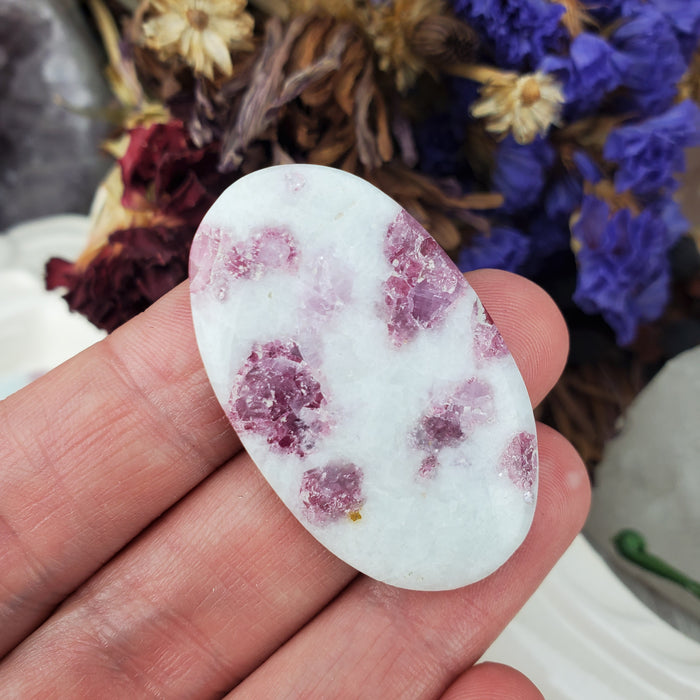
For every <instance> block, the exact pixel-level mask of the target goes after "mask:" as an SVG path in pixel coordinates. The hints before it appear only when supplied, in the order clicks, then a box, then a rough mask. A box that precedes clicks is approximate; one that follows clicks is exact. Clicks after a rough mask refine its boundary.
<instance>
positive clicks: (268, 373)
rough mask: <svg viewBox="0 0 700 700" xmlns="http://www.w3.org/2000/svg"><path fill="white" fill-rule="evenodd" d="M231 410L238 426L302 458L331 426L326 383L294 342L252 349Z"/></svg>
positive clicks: (236, 389)
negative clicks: (322, 383) (316, 374)
mask: <svg viewBox="0 0 700 700" xmlns="http://www.w3.org/2000/svg"><path fill="white" fill-rule="evenodd" d="M228 414H229V419H230V420H231V423H232V424H233V426H234V428H236V430H242V431H249V432H253V433H257V434H258V435H261V436H262V437H264V438H265V439H266V440H267V442H268V444H269V445H271V446H272V447H273V448H275V449H277V450H278V451H280V452H286V453H289V454H296V455H298V456H299V457H303V456H304V455H305V454H307V453H308V452H309V451H310V450H312V449H313V447H314V445H315V444H316V440H317V439H318V437H319V436H320V435H322V434H324V433H326V432H327V431H328V429H329V427H330V426H329V421H328V416H327V409H326V399H325V397H324V395H323V392H322V390H321V385H320V383H319V382H318V381H317V380H316V379H315V378H314V376H313V374H312V372H311V368H310V367H309V364H308V363H307V362H306V361H305V360H304V358H303V357H302V355H301V352H300V350H299V347H298V346H297V344H296V343H295V342H294V341H291V340H287V341H281V340H273V341H271V342H268V343H265V344H264V345H255V346H254V347H253V350H252V351H251V353H250V356H249V357H248V359H247V360H246V363H245V365H244V366H243V367H242V368H241V369H240V370H239V372H238V378H237V381H236V384H235V386H234V388H233V391H232V392H231V397H230V399H229V402H228Z"/></svg>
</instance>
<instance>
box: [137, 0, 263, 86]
mask: <svg viewBox="0 0 700 700" xmlns="http://www.w3.org/2000/svg"><path fill="white" fill-rule="evenodd" d="M245 7H246V0H146V2H145V9H146V14H147V15H149V14H151V13H153V14H154V16H151V17H150V18H149V19H147V20H146V21H145V22H144V23H143V27H142V28H143V34H144V37H145V43H146V46H147V47H148V48H151V49H154V50H155V51H157V52H158V53H159V55H160V56H161V58H163V59H170V58H173V57H180V58H182V59H183V60H184V61H185V62H186V63H188V64H189V65H190V66H191V67H192V68H193V70H194V72H195V73H197V74H199V75H203V76H205V77H207V78H209V79H210V80H213V79H214V73H215V69H218V70H219V72H220V73H221V74H222V75H223V76H226V77H230V76H231V75H232V74H233V64H232V62H231V54H230V51H231V50H236V51H249V50H252V49H253V43H252V40H251V38H252V34H253V26H254V20H253V17H252V16H251V15H250V14H249V13H248V12H246V11H245Z"/></svg>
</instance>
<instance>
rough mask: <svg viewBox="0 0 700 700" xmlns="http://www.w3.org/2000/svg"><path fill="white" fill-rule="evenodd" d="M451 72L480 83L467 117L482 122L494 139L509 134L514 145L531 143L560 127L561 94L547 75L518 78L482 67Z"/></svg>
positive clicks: (562, 96)
mask: <svg viewBox="0 0 700 700" xmlns="http://www.w3.org/2000/svg"><path fill="white" fill-rule="evenodd" d="M453 72H455V73H458V74H459V75H461V76H463V77H466V78H470V79H472V80H476V81H478V82H481V83H483V87H482V88H481V92H480V97H479V99H478V100H477V101H476V102H475V103H474V104H473V105H472V108H471V113H472V115H473V116H474V117H476V118H477V119H484V121H485V126H486V129H487V131H489V132H491V133H492V134H495V135H496V136H499V137H503V136H505V135H506V134H508V133H509V132H511V133H512V134H513V138H514V139H515V140H516V141H517V142H518V143H520V144H526V143H531V142H532V141H533V140H534V139H535V137H536V136H537V135H538V134H540V135H542V136H544V135H545V134H546V133H547V131H549V128H550V127H551V126H552V125H555V126H557V125H559V123H560V118H561V111H562V105H563V104H564V101H565V100H564V94H563V92H562V88H561V85H559V83H558V82H557V81H556V80H555V79H554V78H553V77H552V76H551V75H548V74H546V73H543V72H542V71H537V72H535V73H526V74H524V75H518V74H517V73H509V72H504V71H500V70H497V69H495V68H486V67H484V66H458V67H457V70H454V71H453Z"/></svg>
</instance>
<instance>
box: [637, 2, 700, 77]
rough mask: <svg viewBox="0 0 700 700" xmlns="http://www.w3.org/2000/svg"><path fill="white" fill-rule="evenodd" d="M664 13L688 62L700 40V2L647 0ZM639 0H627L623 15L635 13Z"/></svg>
mask: <svg viewBox="0 0 700 700" xmlns="http://www.w3.org/2000/svg"><path fill="white" fill-rule="evenodd" d="M647 2H648V3H649V4H650V5H653V6H654V7H656V9H657V10H658V11H659V12H661V14H663V15H664V16H665V17H666V19H667V20H668V21H669V23H670V25H671V26H672V27H673V30H674V32H675V34H676V38H677V39H678V43H679V45H680V48H681V52H682V54H683V57H684V58H685V61H686V64H687V63H689V62H690V59H691V57H692V55H693V52H694V51H695V49H696V48H697V46H698V42H699V41H700V2H697V0H647ZM639 4H640V3H639V0H626V2H625V3H624V7H623V15H628V14H633V13H634V11H635V9H636V8H635V6H638V5H639Z"/></svg>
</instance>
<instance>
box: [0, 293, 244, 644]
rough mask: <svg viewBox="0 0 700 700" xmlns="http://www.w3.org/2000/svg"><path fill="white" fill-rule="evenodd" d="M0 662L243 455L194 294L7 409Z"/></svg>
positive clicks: (0, 518) (148, 316) (0, 448)
mask: <svg viewBox="0 0 700 700" xmlns="http://www.w3.org/2000/svg"><path fill="white" fill-rule="evenodd" d="M0 423H1V424H2V426H3V431H2V438H0V464H2V466H3V487H2V489H1V490H0V656H2V654H3V653H5V652H6V651H7V650H8V649H10V648H11V647H12V646H13V645H14V644H15V643H16V642H17V641H19V640H20V639H21V638H22V637H23V636H24V635H25V634H27V633H28V632H29V631H31V629H33V628H34V627H35V626H36V625H37V624H38V623H39V622H40V621H41V620H42V619H44V618H45V617H46V615H47V614H48V613H49V611H50V610H51V609H53V608H54V607H55V606H56V604H57V603H58V602H59V601H60V600H62V599H63V598H64V597H65V596H66V595H67V594H68V593H69V592H71V591H72V590H74V589H75V587H76V586H77V585H78V584H80V583H81V582H82V581H83V580H85V579H86V578H87V577H88V576H89V575H90V574H91V573H92V572H93V571H95V570H96V569H97V568H99V566H100V565H101V564H103V563H104V562H105V561H106V560H107V559H109V558H110V557H111V556H112V555H113V554H114V553H115V552H116V551H118V550H119V549H120V548H121V547H123V546H124V545H125V544H126V543H127V542H128V541H129V540H130V539H132V538H133V537H134V536H135V535H136V534H137V533H138V532H140V531H141V530H142V529H143V528H144V527H145V526H146V525H147V524H148V523H149V522H150V521H151V520H153V519H154V518H155V517H157V516H158V515H160V513H162V512H163V511H164V510H165V509H166V508H168V507H169V506H170V505H171V504H172V503H174V502H175V501H176V500H177V499H179V498H180V497H181V496H182V495H183V494H185V493H186V492H187V491H188V490H189V489H191V488H192V487H193V486H194V485H195V484H197V483H198V482H199V481H201V480H202V479H203V478H204V477H205V476H206V475H207V474H208V473H210V472H211V471H212V470H213V469H215V468H216V467H218V466H219V465H220V464H221V463H222V462H223V461H225V460H226V459H228V458H229V457H230V456H231V455H232V454H233V453H234V452H235V451H236V449H237V448H238V446H239V443H238V441H237V438H236V437H235V435H234V433H233V431H232V430H231V428H230V426H229V425H228V422H227V421H226V419H225V417H224V415H223V412H222V411H221V409H220V407H219V405H218V403H217V402H216V399H215V398H214V395H213V393H212V391H211V388H210V386H209V383H208V381H207V378H206V376H205V373H204V369H203V368H202V364H201V361H200V359H199V356H198V354H197V351H196V348H195V342H194V334H193V330H192V323H191V319H190V311H189V300H188V298H187V286H186V285H181V286H180V287H179V288H178V289H177V290H175V291H174V292H172V293H171V294H169V295H167V296H166V297H165V298H164V299H163V300H162V301H161V302H159V303H158V304H156V305H155V306H154V307H152V309H150V310H149V311H148V312H146V313H145V314H143V315H142V316H140V317H138V318H137V319H135V320H134V321H133V322H131V323H129V324H127V325H126V326H125V327H123V328H122V329H120V330H119V331H116V332H115V333H114V334H112V335H111V336H110V337H109V338H107V339H106V340H104V341H103V342H101V343H99V344H97V345H96V346H94V347H92V348H90V349H88V350H86V351H85V352H84V353H82V354H81V355H80V356H78V357H77V358H74V359H73V360H71V361H69V362H67V363H65V364H64V365H62V366H61V367H59V368H58V369H57V370H55V371H53V372H51V373H49V374H48V375H46V376H45V377H43V378H41V379H40V380H38V381H37V382H35V383H34V384H32V385H30V386H29V387H27V388H26V389H24V390H23V391H21V392H19V393H17V394H15V395H14V396H11V397H9V398H8V399H6V400H5V401H3V402H1V403H0Z"/></svg>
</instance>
